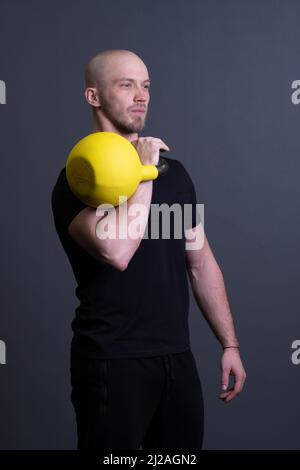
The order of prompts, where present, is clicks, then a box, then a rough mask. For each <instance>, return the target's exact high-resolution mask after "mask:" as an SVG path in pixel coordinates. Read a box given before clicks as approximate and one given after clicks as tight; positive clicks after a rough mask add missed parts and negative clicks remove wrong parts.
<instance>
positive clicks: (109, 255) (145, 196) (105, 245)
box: [95, 181, 153, 265]
mask: <svg viewBox="0 0 300 470" xmlns="http://www.w3.org/2000/svg"><path fill="white" fill-rule="evenodd" d="M152 190H153V182H152V181H146V182H142V183H140V184H139V186H138V188H137V190H136V192H135V193H134V194H133V195H132V196H131V197H130V198H129V199H128V200H127V201H126V204H122V205H121V206H117V207H115V210H113V211H110V212H109V213H108V214H107V216H105V217H104V218H102V219H101V220H100V221H99V222H98V223H97V224H96V226H95V234H96V238H97V244H98V247H99V252H100V253H101V255H102V256H105V258H106V259H107V260H108V261H109V260H114V261H117V263H120V265H122V264H125V265H127V263H128V262H129V261H130V259H131V258H132V256H133V255H134V253H135V251H136V250H137V249H138V247H139V245H140V243H141V240H142V238H143V236H144V232H145V229H146V226H147V222H148V216H149V210H150V205H151V199H152ZM134 204H139V205H140V208H138V207H137V209H141V210H140V211H138V212H137V211H136V210H135V209H136V208H135V207H133V205H134ZM137 217H138V224H137V225H135V224H134V225H133V224H131V223H132V221H133V220H135V219H137ZM105 234H106V235H105Z"/></svg>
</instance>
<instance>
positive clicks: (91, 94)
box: [84, 87, 101, 108]
mask: <svg viewBox="0 0 300 470" xmlns="http://www.w3.org/2000/svg"><path fill="white" fill-rule="evenodd" d="M84 95H85V99H86V100H87V102H88V103H89V104H90V105H91V106H94V107H95V108H100V107H101V103H100V98H99V94H98V91H97V88H93V87H88V88H86V89H85V92H84Z"/></svg>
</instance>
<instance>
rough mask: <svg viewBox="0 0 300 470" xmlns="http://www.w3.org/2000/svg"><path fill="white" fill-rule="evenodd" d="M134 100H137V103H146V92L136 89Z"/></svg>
mask: <svg viewBox="0 0 300 470" xmlns="http://www.w3.org/2000/svg"><path fill="white" fill-rule="evenodd" d="M135 98H136V99H138V100H139V101H146V100H147V95H146V91H145V90H143V89H141V88H138V89H137V90H136V92H135Z"/></svg>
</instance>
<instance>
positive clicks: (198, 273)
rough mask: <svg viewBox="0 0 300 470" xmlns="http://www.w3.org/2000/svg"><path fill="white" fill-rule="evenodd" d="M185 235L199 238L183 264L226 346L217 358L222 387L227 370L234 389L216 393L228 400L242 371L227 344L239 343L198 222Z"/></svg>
mask: <svg viewBox="0 0 300 470" xmlns="http://www.w3.org/2000/svg"><path fill="white" fill-rule="evenodd" d="M195 237H197V238H195ZM186 239H187V240H189V242H192V241H193V239H197V240H202V241H203V243H202V244H200V246H199V247H198V248H197V249H191V250H186V252H185V253H186V268H187V272H188V276H189V279H190V282H191V287H192V291H193V294H194V296H195V299H196V302H197V304H198V306H199V308H200V309H201V311H202V312H203V314H204V317H205V318H206V320H207V322H208V323H209V325H210V327H211V329H212V330H213V332H214V334H215V335H216V337H217V338H218V340H219V341H220V343H221V345H222V346H223V348H226V349H224V353H223V357H222V360H221V369H222V389H223V390H225V389H226V388H227V387H228V384H229V375H230V373H233V375H234V376H235V386H234V389H232V390H229V391H226V392H223V393H222V394H221V396H220V398H222V399H224V400H225V401H226V402H228V401H230V400H231V399H232V398H234V397H235V396H236V395H237V394H238V393H240V392H241V390H242V388H243V385H244V381H245V378H246V373H245V370H244V368H243V365H242V362H241V359H240V356H239V350H238V348H229V346H238V345H239V344H238V340H237V336H236V332H235V328H234V322H233V318H232V314H231V312H230V307H229V303H228V299H227V294H226V289H225V284H224V278H223V274H222V272H221V270H220V268H219V266H218V264H217V261H216V259H215V257H214V255H213V253H212V250H211V248H210V246H209V243H208V240H207V238H206V235H205V233H204V229H203V225H202V224H201V223H200V224H199V225H198V226H197V227H194V228H191V229H189V230H187V231H186Z"/></svg>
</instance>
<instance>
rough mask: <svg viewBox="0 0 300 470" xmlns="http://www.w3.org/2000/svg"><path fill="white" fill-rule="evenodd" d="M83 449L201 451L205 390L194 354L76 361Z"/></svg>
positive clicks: (77, 408)
mask: <svg viewBox="0 0 300 470" xmlns="http://www.w3.org/2000/svg"><path fill="white" fill-rule="evenodd" d="M71 383H72V392H71V400H72V403H73V406H74V409H75V413H76V422H77V434H78V442H77V448H78V450H98V451H106V450H123V449H131V450H134V449H136V450H139V449H140V448H141V447H142V449H143V450H144V449H145V450H153V451H155V450H161V451H179V450H195V451H196V450H200V449H201V447H202V439H203V420H204V419H203V418H204V413H203V399H202V387H201V383H200V378H199V375H198V370H197V366H196V362H195V359H194V356H193V354H192V351H191V350H188V351H184V352H181V353H176V354H167V355H163V356H154V357H142V358H130V359H83V358H80V359H78V358H75V357H73V356H71Z"/></svg>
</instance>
